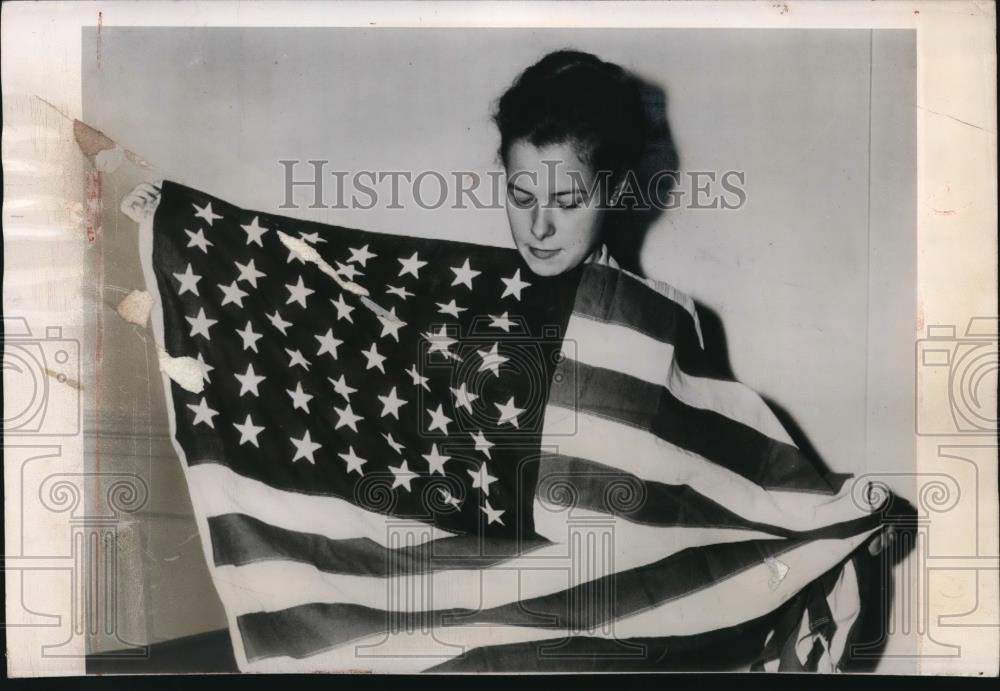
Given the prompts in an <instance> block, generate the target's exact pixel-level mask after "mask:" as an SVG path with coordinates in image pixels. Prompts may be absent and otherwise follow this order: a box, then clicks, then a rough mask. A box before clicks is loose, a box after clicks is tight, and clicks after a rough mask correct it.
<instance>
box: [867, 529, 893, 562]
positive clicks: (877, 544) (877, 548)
mask: <svg viewBox="0 0 1000 691" xmlns="http://www.w3.org/2000/svg"><path fill="white" fill-rule="evenodd" d="M895 539H896V529H895V528H893V527H892V526H891V525H890V526H889V527H888V528H886V529H885V532H883V533H879V534H878V535H876V536H875V537H874V538H873V539H872V541H871V542H869V543H868V553H869V554H871V555H872V556H873V557H875V556H878V555H879V554H881V553H882V551H883V550H884V549H886V548H887V547H888V546H889V545H891V544H892V543H893V541H895Z"/></svg>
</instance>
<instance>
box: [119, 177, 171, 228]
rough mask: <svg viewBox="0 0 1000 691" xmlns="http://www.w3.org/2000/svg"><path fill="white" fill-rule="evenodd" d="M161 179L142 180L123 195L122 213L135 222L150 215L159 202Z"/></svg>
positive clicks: (140, 221) (141, 220)
mask: <svg viewBox="0 0 1000 691" xmlns="http://www.w3.org/2000/svg"><path fill="white" fill-rule="evenodd" d="M162 185H163V181H162V180H160V181H159V182H143V183H140V184H139V185H137V186H136V187H135V189H134V190H132V191H131V192H129V193H128V194H126V195H125V198H124V199H122V203H121V206H120V208H121V210H122V213H123V214H125V215H126V216H128V217H129V218H131V219H132V220H133V221H135V222H136V223H142V222H143V221H144V220H146V219H147V218H149V217H151V216H152V215H153V213H154V212H155V211H156V207H157V206H158V205H159V203H160V195H161V192H160V188H161V186H162Z"/></svg>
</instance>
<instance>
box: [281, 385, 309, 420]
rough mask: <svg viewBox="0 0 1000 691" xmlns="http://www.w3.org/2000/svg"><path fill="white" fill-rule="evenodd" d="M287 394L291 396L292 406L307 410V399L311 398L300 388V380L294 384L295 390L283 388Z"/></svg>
mask: <svg viewBox="0 0 1000 691" xmlns="http://www.w3.org/2000/svg"><path fill="white" fill-rule="evenodd" d="M285 391H286V392H287V393H288V395H289V396H291V397H292V408H301V409H302V410H304V411H306V412H307V413H308V412H309V401H311V400H312V398H313V397H312V395H311V394H307V393H306V392H305V391H303V390H302V382H298V383H297V384H296V385H295V391H292V390H291V389H285Z"/></svg>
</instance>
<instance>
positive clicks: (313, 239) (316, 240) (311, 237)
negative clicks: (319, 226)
mask: <svg viewBox="0 0 1000 691" xmlns="http://www.w3.org/2000/svg"><path fill="white" fill-rule="evenodd" d="M299 237H300V238H302V239H303V240H304V241H306V242H308V243H309V244H311V245H318V244H320V243H321V242H326V239H324V238H321V237H320V236H319V233H318V232H316V233H301V232H300V233H299Z"/></svg>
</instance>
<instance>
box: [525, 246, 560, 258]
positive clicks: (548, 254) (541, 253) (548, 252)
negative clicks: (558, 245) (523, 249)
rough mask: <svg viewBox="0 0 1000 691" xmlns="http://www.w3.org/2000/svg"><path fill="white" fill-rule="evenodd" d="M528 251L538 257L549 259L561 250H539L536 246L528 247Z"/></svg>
mask: <svg viewBox="0 0 1000 691" xmlns="http://www.w3.org/2000/svg"><path fill="white" fill-rule="evenodd" d="M528 251H529V252H531V254H533V255H534V256H535V257H536V258H538V259H551V258H552V257H554V256H556V255H557V254H559V253H560V252H561V251H562V250H540V249H538V248H537V247H528Z"/></svg>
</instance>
